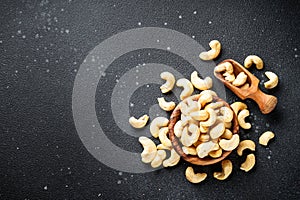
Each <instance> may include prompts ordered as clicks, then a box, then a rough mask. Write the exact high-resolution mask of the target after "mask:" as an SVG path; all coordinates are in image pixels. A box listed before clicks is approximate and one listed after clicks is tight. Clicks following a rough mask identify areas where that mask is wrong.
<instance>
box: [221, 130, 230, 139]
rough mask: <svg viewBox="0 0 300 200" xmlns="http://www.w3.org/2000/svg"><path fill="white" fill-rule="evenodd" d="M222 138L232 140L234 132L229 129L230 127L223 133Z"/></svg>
mask: <svg viewBox="0 0 300 200" xmlns="http://www.w3.org/2000/svg"><path fill="white" fill-rule="evenodd" d="M221 138H222V139H227V140H230V139H231V138H232V132H231V130H229V129H228V128H226V129H225V132H224V133H223V135H221Z"/></svg>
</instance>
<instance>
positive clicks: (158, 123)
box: [150, 117, 169, 138]
mask: <svg viewBox="0 0 300 200" xmlns="http://www.w3.org/2000/svg"><path fill="white" fill-rule="evenodd" d="M168 123H169V120H168V119H167V118H165V117H156V118H155V119H154V120H153V121H152V122H151V124H150V133H151V134H152V136H153V137H155V138H157V137H158V133H159V129H160V128H161V127H165V126H168Z"/></svg>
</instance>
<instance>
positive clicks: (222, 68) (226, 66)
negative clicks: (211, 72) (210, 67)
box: [215, 62, 233, 74]
mask: <svg viewBox="0 0 300 200" xmlns="http://www.w3.org/2000/svg"><path fill="white" fill-rule="evenodd" d="M223 71H226V72H228V73H229V74H232V73H233V66H232V64H231V63H230V62H224V63H221V64H219V65H217V66H216V67H215V72H219V73H220V72H223Z"/></svg>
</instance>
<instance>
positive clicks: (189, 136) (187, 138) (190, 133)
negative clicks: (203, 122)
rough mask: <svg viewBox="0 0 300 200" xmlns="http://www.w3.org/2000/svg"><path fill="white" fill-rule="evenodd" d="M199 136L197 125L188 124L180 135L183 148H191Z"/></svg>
mask: <svg viewBox="0 0 300 200" xmlns="http://www.w3.org/2000/svg"><path fill="white" fill-rule="evenodd" d="M199 136H200V130H199V128H198V126H197V125H195V124H190V125H189V126H188V127H185V128H184V129H183V131H182V135H181V143H182V144H183V145H184V146H187V147H189V146H191V145H193V143H195V142H196V141H197V140H198V138H199Z"/></svg>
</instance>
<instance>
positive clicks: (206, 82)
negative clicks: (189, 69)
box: [191, 71, 213, 90]
mask: <svg viewBox="0 0 300 200" xmlns="http://www.w3.org/2000/svg"><path fill="white" fill-rule="evenodd" d="M191 82H192V84H193V85H194V87H195V88H197V89H199V90H208V89H210V88H211V87H212V85H213V81H212V79H211V78H210V77H206V78H204V79H201V78H199V76H198V72H197V71H194V72H193V73H192V74H191Z"/></svg>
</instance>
